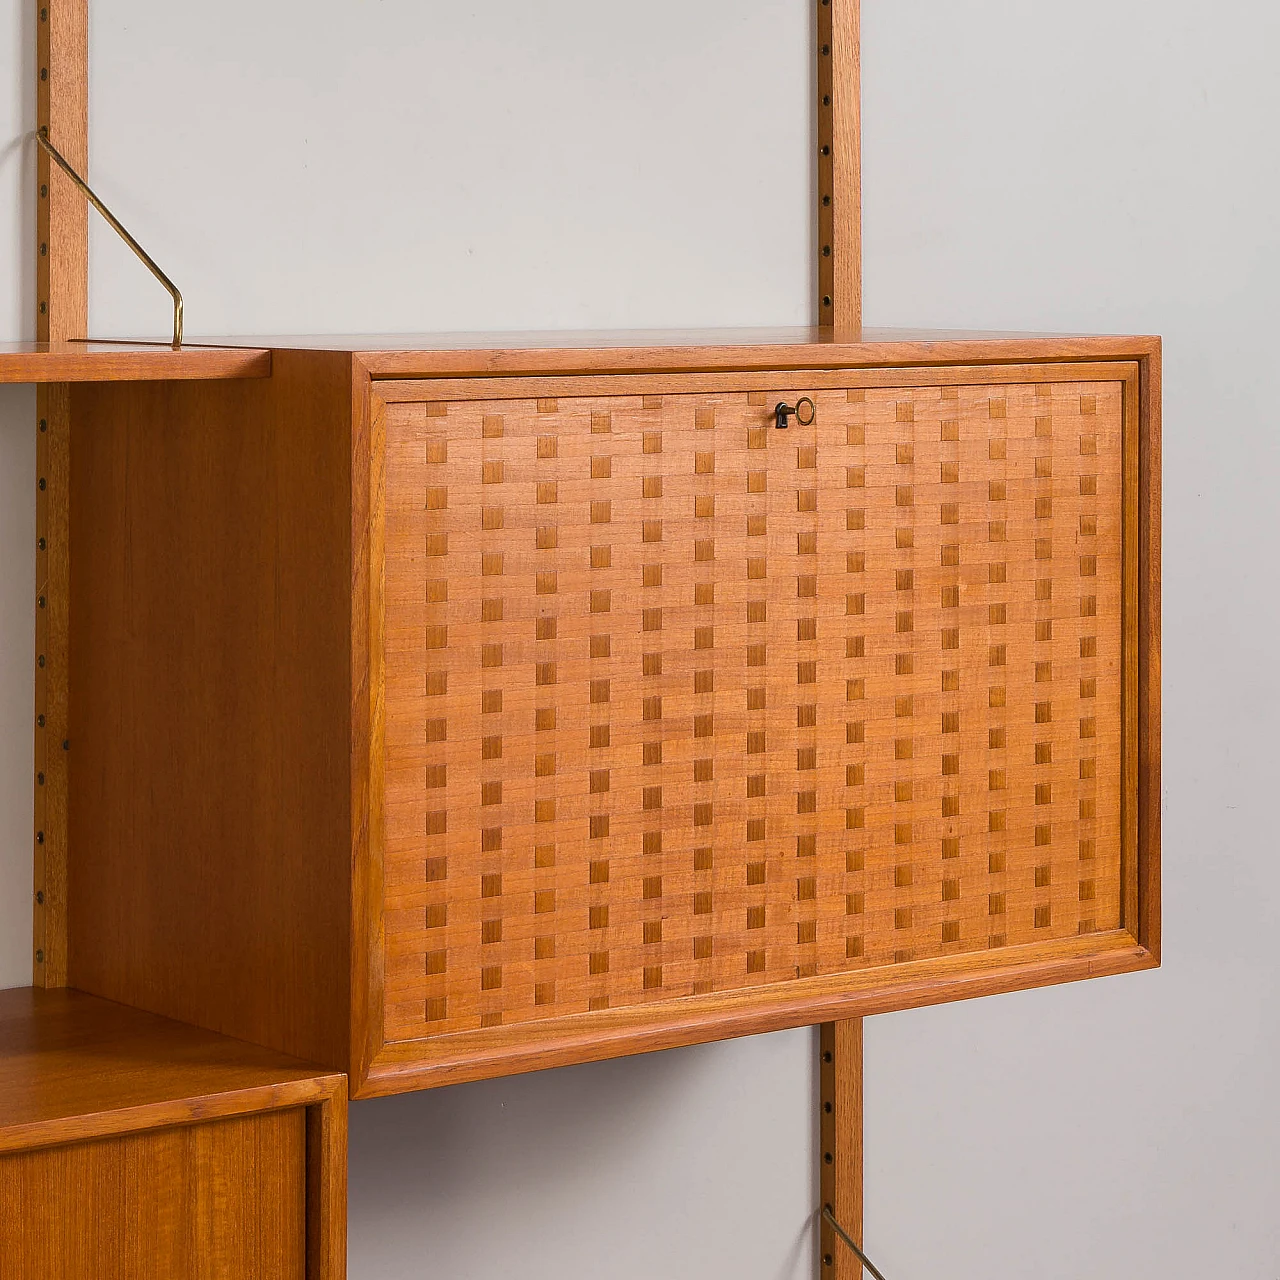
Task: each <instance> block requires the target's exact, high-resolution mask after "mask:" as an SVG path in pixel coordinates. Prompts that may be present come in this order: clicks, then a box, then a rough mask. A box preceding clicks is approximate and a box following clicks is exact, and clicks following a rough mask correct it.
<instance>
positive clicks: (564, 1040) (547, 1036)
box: [352, 929, 1158, 1098]
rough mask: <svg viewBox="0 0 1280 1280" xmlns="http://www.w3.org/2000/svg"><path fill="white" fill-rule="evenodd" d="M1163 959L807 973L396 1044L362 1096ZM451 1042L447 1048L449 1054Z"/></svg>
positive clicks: (1020, 954) (1118, 950)
mask: <svg viewBox="0 0 1280 1280" xmlns="http://www.w3.org/2000/svg"><path fill="white" fill-rule="evenodd" d="M1157 964H1158V961H1157V960H1156V959H1155V958H1154V957H1153V956H1152V954H1151V953H1150V952H1149V951H1148V950H1147V949H1146V948H1145V947H1143V946H1141V945H1139V944H1138V943H1137V942H1135V941H1134V939H1133V936H1132V934H1130V933H1129V932H1128V931H1127V930H1124V929H1121V930H1117V931H1116V932H1114V933H1111V934H1094V935H1091V936H1089V937H1084V938H1072V939H1068V940H1066V941H1063V942H1055V943H1049V944H1039V945H1030V946H1025V947H1008V948H1004V949H1002V950H999V951H989V952H983V953H975V954H972V955H967V956H963V957H959V958H952V957H945V958H943V959H941V960H926V961H913V962H910V963H908V964H903V965H897V966H894V968H893V969H892V971H885V972H875V971H873V972H872V973H870V974H868V973H866V972H865V971H864V972H863V973H851V974H844V975H837V976H835V977H833V976H827V977H821V978H809V979H802V980H797V981H796V982H794V983H791V984H788V986H787V987H786V988H785V989H781V990H779V991H777V992H775V993H773V998H772V999H770V1000H769V1001H767V1002H763V1001H761V1000H760V999H759V998H758V996H757V995H756V993H754V992H751V991H734V992H727V993H724V994H717V995H714V996H711V997H708V998H706V999H704V1000H702V1001H699V1002H695V1001H691V1000H673V1001H671V1002H669V1003H666V1004H655V1005H648V1006H642V1007H634V1006H633V1007H631V1008H626V1009H611V1010H606V1011H604V1012H598V1013H586V1014H580V1015H578V1016H576V1017H574V1018H572V1019H564V1020H562V1021H557V1022H530V1023H526V1024H525V1026H524V1030H523V1035H522V1037H521V1039H520V1040H519V1041H518V1042H512V1041H511V1039H510V1038H509V1037H506V1036H503V1035H501V1034H500V1033H498V1034H495V1032H494V1030H492V1029H488V1030H484V1031H478V1032H466V1033H462V1034H460V1035H457V1036H454V1037H450V1040H449V1041H448V1042H445V1044H444V1045H443V1046H442V1045H440V1044H436V1045H429V1044H426V1043H424V1042H423V1041H404V1042H401V1043H392V1044H388V1045H387V1046H386V1047H385V1048H384V1049H383V1051H382V1053H380V1054H379V1055H378V1057H377V1058H376V1059H375V1061H374V1063H373V1066H372V1069H371V1070H370V1072H369V1075H368V1077H367V1078H366V1079H365V1080H363V1081H360V1082H358V1083H355V1084H353V1086H352V1096H353V1097H357V1098H374V1097H381V1096H384V1095H387V1094H394V1093H404V1092H407V1091H409V1090H413V1089H429V1088H436V1087H438V1086H441V1085H448V1084H461V1083H464V1082H465V1081H468V1080H481V1079H489V1078H491V1077H495V1076H503V1075H511V1074H514V1073H517V1072H523V1071H542V1070H545V1069H547V1068H549V1067H560V1066H569V1065H571V1064H573V1063H578V1062H599V1061H601V1060H603V1059H606V1058H616V1057H621V1056H623V1055H627V1054H638V1053H653V1052H657V1051H660V1050H663V1049H674V1048H679V1047H681V1046H684V1045H692V1044H705V1043H707V1042H708V1041H712V1040H728V1039H732V1038H734V1037H737V1036H751V1035H760V1034H762V1033H765V1032H770V1031H782V1030H786V1029H788V1028H792V1027H805V1026H812V1025H813V1024H814V1023H820V1022H828V1021H833V1020H840V1019H845V1018H865V1017H869V1016H871V1015H872V1014H877V1013H891V1012H896V1011H899V1010H903V1009H917V1008H922V1007H924V1006H926V1005H931V1004H942V1003H945V1002H949V1001H955V1000H970V999H974V998H976V997H979V996H991V995H1001V994H1004V993H1006V992H1010V991H1026V990H1031V989H1033V988H1035V987H1044V986H1051V985H1054V984H1057V983H1062V982H1079V981H1083V980H1085V979H1089V978H1104V977H1111V976H1113V975H1115V974H1120V973H1134V972H1138V971H1140V970H1143V969H1151V968H1154V967H1156V965H1157ZM442 1049H443V1051H442Z"/></svg>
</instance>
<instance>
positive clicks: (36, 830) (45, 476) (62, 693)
mask: <svg viewBox="0 0 1280 1280" xmlns="http://www.w3.org/2000/svg"><path fill="white" fill-rule="evenodd" d="M35 11H36V13H35V16H36V125H37V127H38V128H40V129H44V130H47V132H48V135H49V137H50V138H52V139H54V140H55V145H56V146H58V147H59V148H60V149H61V150H62V153H63V154H64V155H65V156H66V157H67V159H68V160H69V162H70V163H71V164H72V165H74V166H75V167H77V168H78V169H79V171H80V172H81V173H85V172H86V171H87V169H88V164H89V14H88V0H37V2H36V4H35ZM32 145H33V146H34V145H35V144H34V143H33V144H32ZM36 183H37V188H36V243H35V245H33V246H32V247H33V249H34V251H35V254H36V317H35V319H36V325H35V329H36V337H37V338H38V339H39V341H40V342H41V343H46V344H47V343H50V342H52V343H54V344H57V343H60V342H62V341H63V340H65V339H67V338H79V337H83V336H84V334H85V333H86V332H87V329H88V319H89V227H88V210H87V207H86V205H85V202H84V200H83V199H82V198H81V197H80V195H79V193H78V192H77V191H76V190H75V188H74V187H73V186H72V185H71V183H70V182H69V181H68V180H67V178H66V177H65V176H64V175H63V174H62V173H61V172H60V171H58V170H56V169H55V168H54V166H53V165H52V163H51V162H50V160H49V157H48V155H47V154H46V153H45V151H44V150H43V148H40V147H36ZM4 363H5V362H4V360H3V358H2V357H0V370H3V368H4ZM3 377H4V374H3V372H0V378H3ZM42 381H51V379H42ZM69 412H70V397H69V395H68V393H67V388H66V387H65V386H61V385H53V386H49V387H42V388H41V389H40V392H39V394H38V395H37V397H36V416H37V419H38V423H39V427H38V432H39V434H38V435H37V438H36V465H37V469H38V472H39V480H38V484H39V491H38V495H37V507H36V539H37V550H36V578H37V584H38V585H37V599H36V655H37V656H36V672H35V686H36V699H35V700H36V716H35V728H34V733H35V758H36V773H35V781H34V785H35V804H34V827H33V841H34V867H33V871H34V886H33V902H32V912H33V916H32V947H31V961H32V979H33V981H35V982H38V983H41V984H42V985H46V986H52V987H56V986H61V985H62V984H63V983H64V982H65V981H66V973H67V932H66V872H67V811H66V805H67V789H66V762H65V760H64V759H63V754H64V753H63V751H62V743H63V741H64V740H65V737H66V712H67V594H68V580H67V503H68V492H67V480H68V470H67V460H68V449H69V445H70V427H71V424H70V417H69Z"/></svg>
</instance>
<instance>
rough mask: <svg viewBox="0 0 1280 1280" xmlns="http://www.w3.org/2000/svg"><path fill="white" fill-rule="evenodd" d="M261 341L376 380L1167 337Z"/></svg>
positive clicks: (1101, 354) (1034, 350) (814, 364)
mask: <svg viewBox="0 0 1280 1280" xmlns="http://www.w3.org/2000/svg"><path fill="white" fill-rule="evenodd" d="M210 341H215V340H214V339H210ZM240 341H249V339H241V340H240ZM252 341H254V342H255V343H257V344H259V345H261V346H264V347H270V348H274V349H276V350H280V351H284V350H318V351H348V352H351V353H352V354H354V355H355V356H356V358H357V359H358V360H359V362H360V364H361V365H362V366H363V367H364V369H365V370H366V371H367V372H368V373H369V374H370V375H371V376H373V377H375V378H393V377H414V376H431V375H455V376H457V375H463V376H465V375H468V374H508V373H571V372H590V371H606V372H607V371H619V372H645V371H696V370H700V369H734V368H741V369H763V368H780V367H793V368H823V367H831V366H858V365H920V364H955V363H990V362H995V361H1010V360H1013V361H1017V360H1028V361H1037V360H1040V361H1044V360H1073V359H1091V360H1093V359H1119V358H1124V359H1133V358H1135V357H1141V356H1147V355H1153V354H1155V352H1157V351H1158V350H1159V339H1158V338H1152V337H1125V336H1120V337H1106V336H1085V335H1071V334H1052V333H1045V334H1040V333H1022V334H1018V333H995V332H992V333H983V332H966V331H960V330H928V329H870V328H866V329H862V330H861V331H859V332H858V333H857V334H852V335H850V334H844V333H840V332H837V331H835V330H832V329H819V328H806V327H794V328H769V329H748V328H743V329H661V330H586V331H578V332H573V331H564V332H538V333H437V334H405V335H401V334H391V335H376V334H373V335H370V334H365V335H337V336H325V337H267V338H260V339H258V338H255V339H252Z"/></svg>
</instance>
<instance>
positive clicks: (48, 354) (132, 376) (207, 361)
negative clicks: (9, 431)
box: [0, 342, 271, 383]
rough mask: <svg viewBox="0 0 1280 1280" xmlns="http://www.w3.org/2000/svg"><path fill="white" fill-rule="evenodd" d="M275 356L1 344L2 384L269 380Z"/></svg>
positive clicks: (249, 350) (112, 345) (232, 350)
mask: <svg viewBox="0 0 1280 1280" xmlns="http://www.w3.org/2000/svg"><path fill="white" fill-rule="evenodd" d="M270 373H271V353H270V352H269V351H267V350H265V349H263V348H255V347H199V346H191V345H188V346H184V347H183V348H182V349H181V350H180V351H175V350H174V349H173V348H172V347H171V346H169V345H168V344H167V343H166V344H164V345H160V344H154V345H153V344H131V343H125V342H6V343H0V382H35V383H43V382H53V383H60V382H152V381H156V380H159V379H163V380H166V381H168V380H173V379H190V378H201V379H207V378H265V377H268V376H269V375H270Z"/></svg>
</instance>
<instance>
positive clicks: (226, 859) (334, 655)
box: [68, 353, 351, 1066]
mask: <svg viewBox="0 0 1280 1280" xmlns="http://www.w3.org/2000/svg"><path fill="white" fill-rule="evenodd" d="M349 369H350V361H349V359H347V358H345V357H341V356H338V355H336V354H331V355H325V356H312V355H308V354H306V353H294V354H289V355H285V356H282V358H281V359H280V360H278V361H277V362H276V366H275V370H276V371H275V374H274V376H273V377H272V379H271V380H270V381H269V382H262V383H258V382H254V383H232V384H212V385H200V384H178V383H153V384H139V385H137V386H132V387H124V386H98V387H93V386H85V387H82V388H79V389H77V391H76V394H75V399H74V402H73V438H74V441H75V446H76V449H78V451H79V453H78V457H77V460H76V463H75V464H74V474H73V476H72V486H71V487H72V535H71V537H72V555H71V559H72V566H73V568H72V575H71V576H72V608H71V617H72V619H73V621H72V624H71V625H72V636H71V655H72V656H71V690H72V692H71V703H72V708H73V709H72V712H71V732H70V741H71V750H70V763H69V768H70V771H71V775H72V778H71V783H70V789H71V793H72V798H71V801H70V823H69V825H70V845H71V849H72V851H73V852H72V853H71V857H70V864H71V865H70V869H69V876H68V879H69V898H70V907H69V939H70V979H71V983H72V985H74V986H76V987H79V988H81V989H82V990H85V991H89V992H92V993H94V994H97V995H102V996H106V997H108V998H110V999H114V1000H119V1001H121V1002H123V1003H126V1004H133V1005H138V1006H140V1007H142V1008H146V1009H150V1010H152V1011H154V1012H157V1013H162V1014H166V1015H168V1016H170V1017H175V1018H179V1019H182V1020H183V1021H187V1022H192V1023H196V1024H198V1025H200V1026H205V1027H208V1028H210V1029H212V1030H215V1031H220V1032H223V1033H225V1034H229V1035H233V1036H237V1037H239V1038H242V1039H246V1040H252V1041H255V1042H257V1043H260V1044H264V1045H267V1046H269V1047H272V1048H275V1049H279V1050H282V1051H284V1052H286V1053H293V1054H296V1055H298V1056H300V1057H305V1058H308V1059H311V1060H313V1061H321V1062H324V1063H326V1064H329V1065H332V1066H345V1064H346V1059H347V1041H348V1036H347V1026H348V1021H349V1017H348V1009H349V981H348V970H349V964H348V955H349V948H350V927H349V921H350V913H349V883H350V874H349V861H350V817H349V813H350V788H349V784H348V768H349V736H350V692H349V685H350V629H349V628H350V613H351V601H350V580H351V579H350V526H349V487H350V467H351V444H350V403H351V401H350V391H349V377H350V375H349ZM73 456H76V455H75V452H74V451H73Z"/></svg>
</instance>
